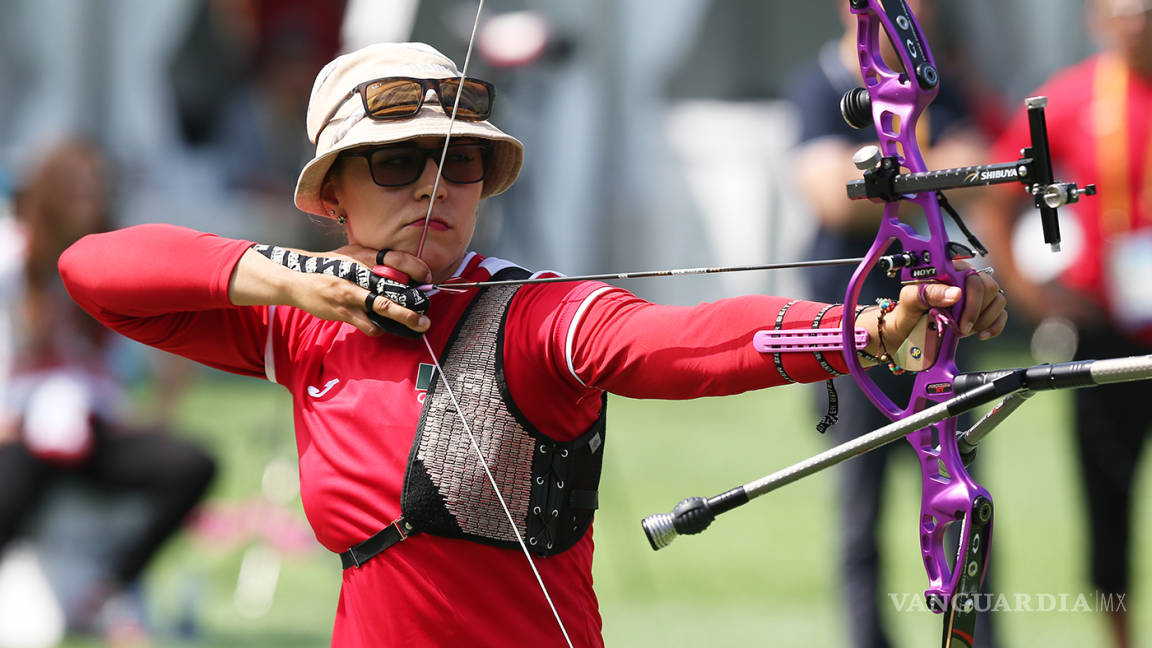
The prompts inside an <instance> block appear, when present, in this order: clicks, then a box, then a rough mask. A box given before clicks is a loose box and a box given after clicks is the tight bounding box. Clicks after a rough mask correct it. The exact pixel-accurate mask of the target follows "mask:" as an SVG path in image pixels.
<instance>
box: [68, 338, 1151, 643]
mask: <svg viewBox="0 0 1152 648" xmlns="http://www.w3.org/2000/svg"><path fill="white" fill-rule="evenodd" d="M1026 362H1027V360H1026V359H1024V358H1017V357H1009V356H997V357H994V358H988V359H986V360H985V362H984V363H983V364H984V365H985V366H1009V365H1012V366H1015V365H1018V364H1021V363H1026ZM808 389H809V388H805V387H785V388H778V389H772V390H767V391H764V392H761V393H756V394H748V395H744V396H739V397H733V398H724V399H705V400H699V401H693V402H672V403H669V402H655V401H632V400H627V399H621V398H614V399H613V400H612V401H611V403H610V405H609V407H610V410H609V411H610V417H609V421H610V429H609V433H608V440H607V443H608V447H609V448H610V450H609V452H608V454H607V460H606V463H605V468H604V478H603V490H602V497H601V510H600V513H599V515H598V517H597V522H596V526H595V534H596V535H595V538H596V544H597V545H598V547H597V552H596V566H595V579H596V584H597V590H598V592H599V595H600V601H601V613H602V615H603V618H604V635H605V639H606V640H607V643H608V645H611V646H657V645H660V646H699V645H708V646H712V647H715V648H720V647H726V646H835V645H844V643H845V637H846V629H845V625H844V614H843V610H844V606H845V605H847V603H846V602H845V601H843V600H842V599H841V596H840V593H839V590H838V583H839V576H838V573H837V571H838V555H837V554H838V551H837V546H838V538H839V529H838V524H839V523H838V521H837V519H836V515H835V500H834V496H835V495H834V494H835V479H836V475H835V474H834V471H829V472H827V473H824V474H822V475H819V476H814V477H811V478H809V479H806V480H803V481H801V482H798V483H796V484H792V485H790V486H788V487H786V488H783V489H781V490H780V491H777V492H775V493H771V494H769V495H767V496H765V497H762V498H760V499H758V500H757V501H755V502H753V503H751V504H749V505H748V506H745V507H743V508H741V509H739V510H736V511H733V512H731V513H728V514H726V515H725V516H723V517H722V518H720V519H719V520H718V521H717V522H716V523H715V524H714V525H713V527H712V528H711V529H710V530H709V531H708V532H707V533H705V534H703V535H701V536H697V537H688V538H680V539H678V540H677V541H676V542H675V543H674V544H673V545H672V546H671V547H669V548H667V549H664V550H662V551H660V552H653V551H652V550H651V549H650V548H649V546H648V543H647V541H646V540H645V538H644V535H643V532H642V531H641V529H640V524H639V521H640V519H641V518H642V517H644V516H645V515H647V514H650V513H655V512H663V511H667V510H669V509H670V508H671V507H672V505H674V504H675V503H676V502H677V501H679V500H680V499H682V498H684V497H687V496H692V495H714V494H716V493H719V492H721V491H723V490H726V489H727V488H729V487H732V486H735V485H738V484H741V483H744V482H747V481H750V480H752V479H755V478H757V477H760V476H762V475H764V474H767V473H769V472H772V471H774V470H776V469H778V468H781V467H783V466H786V465H788V464H791V463H793V462H795V461H798V460H800V459H803V458H805V457H807V456H809V455H811V454H814V453H817V452H820V451H821V450H823V449H825V448H826V447H827V440H826V439H825V438H823V437H821V436H820V435H819V434H817V433H816V432H815V430H814V423H815V420H816V418H817V416H816V414H815V413H814V408H813V405H812V398H811V396H812V394H811V392H810V391H808ZM1067 411H1068V401H1067V397H1066V395H1064V394H1040V395H1038V396H1036V397H1035V398H1033V399H1032V400H1031V401H1029V402H1028V403H1027V404H1026V405H1025V406H1024V408H1023V409H1022V411H1021V412H1019V413H1017V414H1016V415H1015V419H1014V420H1010V422H1009V423H1008V424H1006V425H1005V426H1003V427H1002V428H1001V429H999V430H997V432H996V433H995V434H994V435H993V436H992V437H991V438H990V439H989V440H988V441H987V442H986V443H985V444H984V446H983V447H982V450H981V454H980V457H979V460H980V461H981V470H982V473H981V474H982V476H983V482H984V483H985V485H986V486H987V487H988V489H989V490H990V491H991V492H992V494H993V497H994V498H995V500H996V516H997V517H996V538H995V543H994V548H993V552H992V557H991V564H992V571H993V574H994V575H993V578H994V579H995V584H996V587H997V589H998V591H1000V592H1004V593H1006V594H1007V595H1008V600H1009V601H1014V600H1015V597H1016V596H1017V595H1027V596H1029V597H1031V599H1030V600H1032V601H1033V605H1036V601H1038V600H1039V599H1037V598H1036V597H1037V596H1038V595H1041V594H1049V595H1053V596H1056V597H1059V596H1060V595H1061V594H1064V595H1067V596H1068V597H1069V598H1070V599H1075V597H1076V596H1077V595H1078V594H1080V593H1086V594H1088V595H1089V596H1090V597H1091V596H1092V589H1091V587H1090V585H1089V584H1088V582H1087V579H1086V577H1085V573H1086V569H1085V557H1084V543H1085V542H1084V532H1085V528H1084V525H1083V524H1082V523H1081V519H1082V517H1083V506H1084V504H1083V501H1082V498H1081V496H1080V493H1079V490H1078V487H1077V486H1078V477H1077V472H1076V469H1075V464H1074V462H1073V457H1072V454H1071V452H1072V450H1071V442H1070V439H1071V437H1070V433H1069V430H1068V426H1067V424H1066V421H1067V420H1068V416H1067ZM180 421H181V426H182V428H183V430H184V432H185V433H186V434H188V435H189V436H191V437H195V438H200V439H202V440H205V441H207V442H210V443H211V444H212V445H213V446H214V447H215V448H216V449H217V451H218V453H219V454H220V457H221V461H222V468H223V470H222V473H221V475H220V478H219V480H218V482H217V484H216V486H215V488H214V490H213V493H212V498H213V499H214V500H215V501H217V502H234V501H238V500H241V499H243V498H247V497H251V496H253V495H254V494H256V493H258V492H259V490H260V478H261V472H262V470H263V467H264V465H265V464H266V462H267V461H268V460H269V458H271V457H276V456H288V457H291V456H292V452H293V448H294V445H293V440H292V432H291V415H290V411H289V409H288V399H287V396H286V395H285V394H284V392H283V391H282V390H280V389H279V388H276V387H271V386H268V385H265V384H263V383H261V382H260V381H256V380H240V379H234V378H223V377H220V376H219V375H217V374H212V377H209V378H206V379H203V380H200V381H198V382H197V383H196V385H195V388H194V389H193V390H192V391H191V393H189V394H188V396H187V397H186V399H185V401H184V402H183V405H182V408H181V414H180ZM901 443H903V442H901ZM906 458H907V461H903V462H897V463H898V464H899V465H898V467H897V468H896V469H895V470H893V471H892V472H891V474H890V476H889V479H888V482H887V485H886V493H885V497H886V501H887V506H888V511H887V513H886V516H885V519H884V520H883V529H882V537H883V547H884V549H883V551H884V554H883V557H884V560H885V569H884V580H885V582H884V587H883V589H884V591H885V592H891V593H892V595H893V596H895V597H902V596H904V595H908V596H910V597H911V598H913V599H915V598H917V597H919V596H920V595H921V592H922V590H923V589H924V587H925V584H926V578H925V576H924V573H923V570H922V567H921V564H920V561H919V558H918V539H917V536H916V534H915V529H916V526H915V519H916V517H917V515H918V511H919V491H920V485H919V481H918V478H917V476H916V474H915V462H914V461H913V460H912V456H911V452H910V451H909V452H908V453H907V457H906ZM1138 488H1139V493H1138V494H1137V496H1136V500H1135V501H1136V509H1137V516H1138V517H1137V526H1136V528H1135V538H1134V540H1133V546H1134V547H1135V548H1137V554H1136V556H1135V569H1136V580H1135V583H1136V586H1135V589H1134V591H1133V592H1131V593H1130V594H1129V596H1128V599H1127V601H1126V602H1127V604H1128V606H1129V609H1131V610H1132V611H1133V613H1134V618H1135V625H1136V633H1137V636H1147V635H1149V634H1150V633H1152V615H1150V614H1149V613H1148V610H1149V606H1147V605H1141V604H1140V602H1141V601H1142V600H1143V596H1144V595H1145V594H1146V593H1147V591H1148V589H1149V584H1150V583H1152V566H1150V565H1149V562H1148V561H1147V560H1146V558H1145V554H1144V553H1143V552H1140V551H1139V548H1140V547H1144V546H1147V542H1148V539H1149V533H1150V526H1152V519H1150V518H1149V516H1148V514H1147V509H1148V507H1147V506H1146V505H1145V503H1146V502H1149V501H1152V483H1149V479H1148V471H1147V470H1144V471H1143V472H1142V475H1141V480H1140V483H1139V486H1138ZM294 506H295V512H296V514H297V515H299V516H300V517H301V518H302V513H300V512H299V502H298V501H297V502H296V503H295V505H294ZM242 550H243V547H231V548H227V547H218V546H206V545H204V544H202V543H199V542H197V541H195V540H191V539H188V538H181V539H179V540H176V541H174V542H172V543H171V544H170V545H169V546H168V547H167V548H166V550H165V551H164V553H163V555H162V556H161V558H160V560H159V561H158V563H157V564H156V566H155V568H154V569H153V570H152V571H151V572H150V574H149V578H148V583H147V586H148V587H147V591H148V594H149V600H150V602H151V605H152V611H153V616H154V621H155V623H156V625H157V627H158V629H159V631H160V633H161V639H164V640H165V641H168V640H167V639H165V638H166V637H171V636H172V632H173V628H174V627H175V626H176V624H177V622H178V620H179V618H180V616H181V614H185V615H186V614H187V613H188V610H189V609H191V610H192V611H193V612H194V614H195V617H196V619H197V621H198V626H199V628H200V633H199V636H198V638H197V639H196V641H195V645H207V646H237V645H244V646H317V645H325V644H326V643H327V640H328V637H329V631H330V628H331V622H332V618H333V614H334V610H335V606H336V598H337V592H338V587H339V571H340V570H339V563H338V561H337V559H336V557H335V556H332V555H330V554H328V553H326V552H324V551H323V550H321V549H319V548H318V547H317V549H316V550H315V551H314V552H312V553H310V554H307V555H304V556H299V557H293V558H289V559H286V560H285V563H284V566H283V569H282V571H281V574H280V580H279V583H278V587H277V590H276V597H275V599H274V602H273V604H272V606H271V608H270V609H269V610H268V611H267V613H266V614H265V615H263V616H259V617H257V618H249V617H247V616H243V615H241V614H240V613H239V612H238V611H237V608H236V606H234V604H233V592H234V590H235V587H236V582H237V573H238V570H239V565H240V556H241V553H242ZM478 595H483V593H478ZM1093 600H1094V599H1093ZM884 609H885V610H886V613H887V616H888V620H889V621H890V622H891V626H892V628H893V632H894V634H895V638H896V639H898V644H899V645H901V646H931V645H936V644H937V643H938V642H939V635H940V617H938V616H936V615H934V614H931V613H929V612H924V611H905V612H898V611H896V609H895V606H893V605H891V604H887V603H886V604H885V605H884ZM996 622H997V624H998V630H999V633H1000V637H1001V639H1002V645H1005V646H1102V645H1106V642H1105V638H1106V637H1105V634H1104V626H1103V621H1102V619H1101V618H1100V616H1099V615H1097V614H1094V613H1090V612H1069V611H1064V612H1061V611H1047V612H1045V611H1032V612H1027V611H1004V612H1000V613H997V614H996ZM171 643H173V644H174V645H188V643H187V642H185V643H179V644H177V643H176V640H175V639H172V640H171ZM71 645H74V646H84V645H87V644H84V643H74V644H71Z"/></svg>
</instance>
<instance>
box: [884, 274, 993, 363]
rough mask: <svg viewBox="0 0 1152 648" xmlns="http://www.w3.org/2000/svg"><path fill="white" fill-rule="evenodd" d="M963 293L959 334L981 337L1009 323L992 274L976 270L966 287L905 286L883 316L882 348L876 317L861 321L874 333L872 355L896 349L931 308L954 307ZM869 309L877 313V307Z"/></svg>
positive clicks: (985, 337) (966, 281)
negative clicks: (895, 301)
mask: <svg viewBox="0 0 1152 648" xmlns="http://www.w3.org/2000/svg"><path fill="white" fill-rule="evenodd" d="M957 268H958V269H960V270H966V269H968V266H967V265H964V264H957ZM921 286H923V290H921ZM961 296H964V297H965V301H964V310H963V312H961V313H960V316H959V317H958V318H957V319H956V324H957V327H958V329H959V330H958V331H957V334H958V335H960V336H961V337H966V336H969V335H973V334H976V335H978V336H979V338H980V339H981V340H988V339H991V338H994V337H996V336H997V335H1000V333H1001V332H1002V331H1003V330H1004V325H1005V324H1007V322H1008V312H1007V311H1006V310H1005V309H1004V307H1005V306H1006V305H1007V300H1006V299H1005V297H1004V293H1002V292H1001V291H1000V285H999V284H998V283H996V280H995V279H993V278H992V275H991V274H988V273H984V272H974V273H971V274H969V275H968V277H967V278H966V279H965V282H964V288H963V290H961V289H960V288H959V287H957V286H949V285H947V284H942V283H930V284H923V285H921V284H909V285H907V286H904V287H903V288H902V289H901V290H900V299H899V303H898V304H897V305H896V308H895V309H894V310H893V311H892V312H890V313H888V314H886V315H884V331H883V349H881V348H880V336H879V331H878V330H877V328H878V327H877V326H876V324H877V323H876V321H875V319H873V318H872V317H869V318H868V319H867V320H866V321H865V322H862V323H863V324H864V326H865V328H867V329H869V333H870V334H871V335H870V340H869V344H868V349H867V351H868V352H869V353H872V354H873V355H880V353H882V352H883V351H888V352H889V353H892V352H895V351H896V349H898V348H899V347H900V345H901V344H903V342H904V340H905V339H907V337H908V335H909V334H910V333H911V332H912V329H913V328H914V327H915V326H916V324H917V323H918V322H919V321H920V319H921V318H922V317H924V315H925V314H927V312H928V311H929V310H931V309H932V308H947V307H949V306H952V305H953V304H955V303H956V302H957V301H959V300H960V297H961ZM870 312H872V313H876V314H878V311H877V310H876V309H872V310H871V311H870ZM862 317H863V316H862Z"/></svg>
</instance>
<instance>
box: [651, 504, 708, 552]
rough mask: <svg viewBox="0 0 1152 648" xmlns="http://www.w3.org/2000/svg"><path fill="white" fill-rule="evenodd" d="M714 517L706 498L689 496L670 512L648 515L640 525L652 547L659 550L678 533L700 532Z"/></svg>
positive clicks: (668, 543) (690, 533) (669, 542)
mask: <svg viewBox="0 0 1152 648" xmlns="http://www.w3.org/2000/svg"><path fill="white" fill-rule="evenodd" d="M715 519H716V513H715V512H714V511H713V510H712V507H711V506H710V505H709V504H708V500H707V498H704V497H689V498H687V499H685V500H682V501H681V502H680V503H679V504H677V505H676V508H674V509H672V512H671V513H657V514H655V515H649V516H648V517H646V518H644V520H643V522H641V525H642V526H643V527H644V535H646V536H648V543H649V544H651V545H652V549H653V550H655V551H659V550H660V549H663V548H664V547H667V546H668V545H670V544H672V541H673V540H675V539H676V536H678V535H692V534H696V533H700V532H701V531H703V530H704V529H707V528H708V525H710V524H712V520H715Z"/></svg>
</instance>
